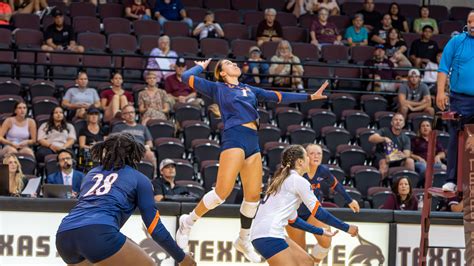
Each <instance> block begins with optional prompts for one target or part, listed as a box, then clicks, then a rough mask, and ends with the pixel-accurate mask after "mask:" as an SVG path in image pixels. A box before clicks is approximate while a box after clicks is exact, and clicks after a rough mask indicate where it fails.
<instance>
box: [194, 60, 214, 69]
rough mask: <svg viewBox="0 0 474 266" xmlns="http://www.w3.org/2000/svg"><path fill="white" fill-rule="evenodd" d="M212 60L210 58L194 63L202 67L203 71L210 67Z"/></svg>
mask: <svg viewBox="0 0 474 266" xmlns="http://www.w3.org/2000/svg"><path fill="white" fill-rule="evenodd" d="M211 60H212V58H208V59H207V60H205V61H194V64H196V65H200V66H202V68H203V69H206V67H207V66H208V65H209V63H210V62H211Z"/></svg>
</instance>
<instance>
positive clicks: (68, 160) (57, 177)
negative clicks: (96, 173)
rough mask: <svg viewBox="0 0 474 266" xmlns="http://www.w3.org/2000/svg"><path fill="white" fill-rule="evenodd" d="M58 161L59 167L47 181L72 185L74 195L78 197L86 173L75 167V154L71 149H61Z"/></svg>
mask: <svg viewBox="0 0 474 266" xmlns="http://www.w3.org/2000/svg"><path fill="white" fill-rule="evenodd" d="M57 161H58V166H59V169H58V171H57V172H55V173H52V174H50V175H48V177H47V178H46V183H48V184H59V185H67V186H72V197H73V198H77V196H79V192H80V191H81V184H82V178H83V177H84V174H83V173H82V172H80V171H78V170H75V169H74V164H75V163H74V154H73V153H72V151H70V150H60V151H59V152H58V157H57Z"/></svg>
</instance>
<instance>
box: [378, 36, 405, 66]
mask: <svg viewBox="0 0 474 266" xmlns="http://www.w3.org/2000/svg"><path fill="white" fill-rule="evenodd" d="M384 47H385V54H386V55H387V57H388V59H389V60H390V61H392V63H393V65H394V66H395V67H411V63H410V60H408V58H407V57H406V52H407V50H408V48H407V43H406V42H405V41H404V40H403V38H402V35H401V33H400V31H399V30H397V29H395V28H391V29H390V30H389V31H388V34H387V38H386V40H385V44H384Z"/></svg>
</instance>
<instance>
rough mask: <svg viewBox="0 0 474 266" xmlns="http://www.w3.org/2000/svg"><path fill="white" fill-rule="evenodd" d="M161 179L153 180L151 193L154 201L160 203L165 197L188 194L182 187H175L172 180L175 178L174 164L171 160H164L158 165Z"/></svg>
mask: <svg viewBox="0 0 474 266" xmlns="http://www.w3.org/2000/svg"><path fill="white" fill-rule="evenodd" d="M160 174H161V177H158V178H155V179H153V181H151V183H152V184H153V191H154V194H155V201H162V200H164V199H166V196H173V195H184V194H189V191H188V190H187V189H186V188H185V187H182V186H176V184H175V183H174V178H175V177H176V163H175V161H173V160H172V159H164V160H163V161H161V163H160Z"/></svg>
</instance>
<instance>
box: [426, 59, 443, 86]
mask: <svg viewBox="0 0 474 266" xmlns="http://www.w3.org/2000/svg"><path fill="white" fill-rule="evenodd" d="M442 54H443V50H438V53H437V54H436V62H431V61H429V62H428V63H427V64H426V66H425V72H424V73H423V79H422V81H423V82H425V83H428V86H429V87H435V86H434V84H435V83H436V81H437V80H438V68H439V63H440V62H441V55H442ZM430 85H431V86H430Z"/></svg>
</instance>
